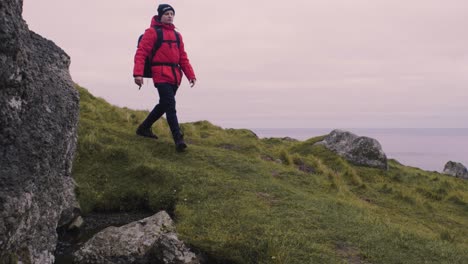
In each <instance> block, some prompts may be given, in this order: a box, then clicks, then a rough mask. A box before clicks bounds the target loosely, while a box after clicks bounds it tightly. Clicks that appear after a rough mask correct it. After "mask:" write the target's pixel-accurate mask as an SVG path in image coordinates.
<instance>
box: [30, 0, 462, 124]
mask: <svg viewBox="0 0 468 264" xmlns="http://www.w3.org/2000/svg"><path fill="white" fill-rule="evenodd" d="M161 3H163V2H160V1H154V0H151V1H150V0H138V1H135V0H99V1H96V0H79V1H78V0H65V1H64V0H41V1H38V0H24V4H23V18H24V19H25V21H26V22H27V24H28V26H29V28H30V29H31V30H33V31H35V32H36V33H38V34H40V35H42V36H43V37H45V38H47V39H50V40H52V41H54V42H55V43H56V44H57V45H58V46H60V47H61V48H62V49H64V50H65V52H67V54H68V55H70V56H71V66H70V72H71V75H72V79H73V80H74V81H75V82H76V83H78V84H79V85H81V86H83V87H85V88H87V89H88V90H89V91H90V92H91V93H92V94H94V95H95V96H98V97H102V98H104V99H105V100H107V101H108V102H110V103H111V104H114V105H117V106H120V107H123V106H125V107H129V108H132V109H144V110H150V109H152V108H153V107H154V105H155V104H156V103H157V101H158V95H157V91H156V89H155V88H154V87H153V86H152V84H151V83H150V82H151V81H150V82H147V83H146V84H145V85H144V86H143V87H142V88H141V90H138V87H137V86H136V85H135V84H134V83H133V77H132V70H133V57H134V54H135V51H136V44H137V39H138V37H139V36H140V34H142V33H143V32H144V30H145V29H146V28H148V27H149V24H150V20H151V18H152V16H153V15H155V14H156V10H157V5H158V4H161ZM164 3H168V4H171V5H172V6H173V7H174V9H175V11H176V12H175V13H176V16H175V20H174V24H175V25H176V27H177V29H178V30H179V32H180V33H181V34H182V36H183V39H184V42H185V47H186V51H187V53H188V56H189V59H190V61H191V64H192V66H193V68H194V70H195V73H196V75H197V84H196V86H195V87H194V88H190V87H189V84H188V81H187V80H186V79H185V80H184V81H183V82H182V85H181V87H180V88H179V91H178V94H177V110H178V116H179V121H181V122H192V121H198V120H208V121H210V122H212V123H214V124H216V125H219V126H222V127H233V128H250V129H252V128H413V127H414V128H461V127H468V104H467V99H468V34H466V32H467V31H466V26H467V25H468V15H467V14H468V1H466V0H445V1H444V0H410V1H408V0H352V1H351V0H289V1H277V0H269V1H267V0H256V1H255V0H250V1H247V0H236V1H219V0H218V1H215V0H211V1H210V0H197V1H194V0H173V1H169V0H168V1H166V2H164Z"/></svg>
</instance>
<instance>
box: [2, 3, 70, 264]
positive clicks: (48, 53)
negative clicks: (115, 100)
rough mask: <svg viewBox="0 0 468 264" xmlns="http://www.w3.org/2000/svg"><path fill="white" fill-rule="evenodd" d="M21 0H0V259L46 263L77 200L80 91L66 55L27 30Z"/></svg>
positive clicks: (51, 43) (52, 260)
mask: <svg viewBox="0 0 468 264" xmlns="http://www.w3.org/2000/svg"><path fill="white" fill-rule="evenodd" d="M22 5H23V1H22V0H1V1H0V260H2V261H6V262H7V263H8V261H11V262H12V263H16V262H18V263H40V264H48V263H53V262H54V256H53V252H54V249H55V246H56V244H57V233H56V228H57V226H58V225H60V224H67V223H68V222H70V221H71V220H73V218H74V217H75V215H76V213H77V208H78V204H77V202H76V198H75V194H74V187H75V184H74V182H73V180H72V178H71V166H72V159H73V156H74V152H75V147H76V140H77V134H76V132H77V122H78V110H79V107H78V102H79V97H78V92H77V91H76V89H75V88H74V84H73V82H72V80H71V77H70V74H69V71H68V67H69V64H70V58H69V56H68V55H67V54H65V52H64V51H63V50H61V49H60V48H59V47H57V46H56V45H55V44H54V43H53V42H51V41H49V40H46V39H44V38H42V37H41V36H39V35H37V34H35V33H34V32H31V31H29V29H28V27H27V25H26V23H25V21H24V20H23V19H22V17H21V14H22V9H23V7H22ZM0 262H1V261H0Z"/></svg>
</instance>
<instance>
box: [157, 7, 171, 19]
mask: <svg viewBox="0 0 468 264" xmlns="http://www.w3.org/2000/svg"><path fill="white" fill-rule="evenodd" d="M170 10H172V12H174V15H175V10H174V8H173V7H172V6H170V5H168V4H160V5H159V6H158V17H159V19H161V17H162V15H164V13H166V12H167V11H170Z"/></svg>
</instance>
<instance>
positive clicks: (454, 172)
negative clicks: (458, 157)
mask: <svg viewBox="0 0 468 264" xmlns="http://www.w3.org/2000/svg"><path fill="white" fill-rule="evenodd" d="M443 173H444V174H447V175H451V176H454V177H457V178H462V179H465V180H468V170H467V169H466V167H465V166H464V165H463V164H461V163H459V162H454V161H449V162H447V164H445V167H444V171H443Z"/></svg>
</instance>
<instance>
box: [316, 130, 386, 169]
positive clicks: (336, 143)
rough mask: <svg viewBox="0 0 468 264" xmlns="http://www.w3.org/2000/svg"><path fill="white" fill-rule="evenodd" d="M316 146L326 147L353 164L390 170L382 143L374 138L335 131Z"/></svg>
mask: <svg viewBox="0 0 468 264" xmlns="http://www.w3.org/2000/svg"><path fill="white" fill-rule="evenodd" d="M316 144H317V145H324V146H325V147H326V148H328V149H329V150H331V151H333V152H335V153H337V154H338V155H340V156H342V157H343V158H345V159H346V160H348V161H349V162H351V163H353V164H356V165H361V166H368V167H374V168H380V169H385V170H386V169H388V164H387V156H386V155H385V153H384V152H383V150H382V146H381V145H380V143H379V142H378V141H377V140H375V139H373V138H369V137H359V136H357V135H355V134H353V133H351V132H348V131H343V130H339V129H335V130H333V131H332V132H331V133H330V134H328V135H327V136H326V137H325V138H324V139H323V141H320V142H317V143H316Z"/></svg>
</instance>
